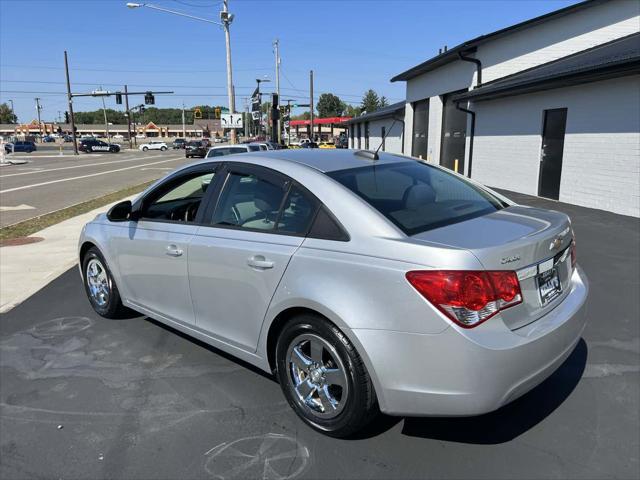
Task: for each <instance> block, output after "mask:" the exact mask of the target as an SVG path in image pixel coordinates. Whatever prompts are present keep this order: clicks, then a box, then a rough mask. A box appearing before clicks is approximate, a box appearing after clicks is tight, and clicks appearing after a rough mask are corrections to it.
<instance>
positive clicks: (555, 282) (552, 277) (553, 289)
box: [538, 268, 562, 306]
mask: <svg viewBox="0 0 640 480" xmlns="http://www.w3.org/2000/svg"><path fill="white" fill-rule="evenodd" d="M538 291H539V292H540V301H541V302H542V306H545V305H547V304H548V303H549V302H551V301H553V300H554V299H555V298H556V297H558V296H559V295H560V294H561V293H562V284H561V283H560V277H559V276H558V269H557V268H552V269H550V270H547V271H546V272H542V273H541V274H539V275H538Z"/></svg>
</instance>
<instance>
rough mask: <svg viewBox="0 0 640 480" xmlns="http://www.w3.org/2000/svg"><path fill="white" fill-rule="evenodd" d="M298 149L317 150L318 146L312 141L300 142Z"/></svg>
mask: <svg viewBox="0 0 640 480" xmlns="http://www.w3.org/2000/svg"><path fill="white" fill-rule="evenodd" d="M300 148H318V144H317V143H316V142H312V141H308V142H302V143H301V144H300Z"/></svg>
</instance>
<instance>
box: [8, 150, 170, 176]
mask: <svg viewBox="0 0 640 480" xmlns="http://www.w3.org/2000/svg"><path fill="white" fill-rule="evenodd" d="M163 156H164V155H153V156H150V157H147V158H127V159H125V160H111V161H109V162H98V163H86V164H84V165H72V166H70V167H56V168H39V169H38V171H37V172H20V173H9V174H7V175H2V178H5V177H17V176H19V175H31V174H32V173H40V172H57V171H59V170H69V169H72V168H84V167H95V166H99V165H111V164H114V163H124V162H137V161H140V160H151V159H152V158H160V157H163ZM26 168H29V167H25V168H24V169H25V170H26Z"/></svg>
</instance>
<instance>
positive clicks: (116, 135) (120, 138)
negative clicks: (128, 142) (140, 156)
mask: <svg viewBox="0 0 640 480" xmlns="http://www.w3.org/2000/svg"><path fill="white" fill-rule="evenodd" d="M111 138H113V139H114V140H124V135H122V134H120V133H116V134H115V135H114V136H113V137H111Z"/></svg>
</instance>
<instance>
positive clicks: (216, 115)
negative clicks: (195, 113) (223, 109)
mask: <svg viewBox="0 0 640 480" xmlns="http://www.w3.org/2000/svg"><path fill="white" fill-rule="evenodd" d="M213 114H214V118H215V119H216V120H220V107H216V108H215V109H214V110H213Z"/></svg>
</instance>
